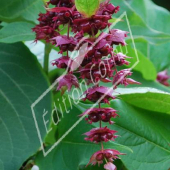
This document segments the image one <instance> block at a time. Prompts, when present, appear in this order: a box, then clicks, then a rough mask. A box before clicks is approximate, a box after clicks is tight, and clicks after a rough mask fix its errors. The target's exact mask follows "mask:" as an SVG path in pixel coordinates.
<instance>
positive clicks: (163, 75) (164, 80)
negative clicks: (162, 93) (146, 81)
mask: <svg viewBox="0 0 170 170" xmlns="http://www.w3.org/2000/svg"><path fill="white" fill-rule="evenodd" d="M169 79H170V76H169V75H168V71H167V70H165V71H161V72H159V73H158V75H157V81H158V82H160V83H161V84H163V85H165V86H170V83H168V80H169Z"/></svg>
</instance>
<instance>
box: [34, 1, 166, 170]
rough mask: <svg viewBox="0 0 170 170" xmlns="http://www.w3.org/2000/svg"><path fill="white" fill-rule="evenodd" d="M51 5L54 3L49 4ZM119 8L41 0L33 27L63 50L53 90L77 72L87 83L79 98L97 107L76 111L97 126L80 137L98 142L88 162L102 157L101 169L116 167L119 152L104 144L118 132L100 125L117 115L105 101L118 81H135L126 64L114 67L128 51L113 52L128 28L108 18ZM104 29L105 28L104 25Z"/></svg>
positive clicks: (68, 85) (66, 85) (68, 84)
mask: <svg viewBox="0 0 170 170" xmlns="http://www.w3.org/2000/svg"><path fill="white" fill-rule="evenodd" d="M51 5H53V8H50V7H51ZM118 11H119V6H114V5H113V4H111V3H110V0H106V1H104V2H102V3H100V5H99V7H98V9H96V11H95V13H93V14H92V15H90V16H89V17H86V15H84V13H83V12H81V10H77V8H76V6H75V3H74V0H50V1H49V2H47V4H46V13H45V14H40V15H39V19H38V21H39V24H38V25H37V26H36V27H35V28H33V31H34V32H35V33H36V40H45V41H47V42H49V43H52V44H53V45H55V46H56V47H58V48H59V53H60V54H62V55H61V57H60V58H58V59H56V60H54V61H52V65H53V66H56V67H57V68H61V69H66V75H63V76H61V77H59V78H58V86H57V90H60V91H61V93H62V94H64V92H65V91H66V90H68V91H70V90H71V89H72V88H73V87H75V88H79V81H78V78H80V79H84V80H85V81H86V83H87V84H90V85H91V84H92V87H90V88H89V89H87V90H86V91H85V92H84V94H83V95H84V98H83V99H82V100H83V101H84V102H86V100H89V101H90V102H97V104H98V108H91V109H87V110H86V111H85V112H84V113H82V114H81V115H80V116H82V117H85V120H86V121H87V123H88V124H92V123H99V127H98V128H94V129H92V130H90V131H89V132H86V133H85V135H86V138H85V140H86V141H87V142H93V143H101V150H99V151H97V152H95V153H94V154H93V155H92V156H91V158H90V161H89V163H88V164H87V165H90V164H92V165H95V164H99V165H100V164H102V163H105V164H104V168H105V170H116V169H117V168H116V165H114V160H116V159H118V158H119V155H123V154H122V153H120V152H119V151H117V150H114V149H106V148H105V146H104V144H105V143H106V142H108V141H114V140H115V139H116V138H117V137H118V135H115V133H119V132H116V131H115V130H112V129H110V128H109V127H107V126H106V125H105V126H104V127H102V124H103V123H105V124H106V123H108V124H114V121H113V120H114V119H116V118H117V117H119V116H118V114H117V112H118V111H117V110H115V109H114V108H111V107H106V104H108V105H110V100H115V99H116V97H115V96H113V92H114V89H116V88H117V87H118V86H119V85H125V86H127V85H128V84H140V83H139V82H137V81H135V80H133V79H131V78H127V77H128V76H131V75H132V72H131V71H130V69H124V70H120V71H118V69H117V67H118V66H123V65H126V66H127V65H129V63H130V62H129V60H130V57H128V56H126V55H124V54H122V53H115V52H114V48H115V46H116V45H121V46H125V45H127V44H126V42H125V38H126V37H127V35H128V32H127V31H123V30H119V29H112V28H111V27H110V26H111V23H110V22H109V20H110V19H112V15H113V14H115V13H117V12H118ZM63 28H67V29H68V30H67V33H66V34H64V35H61V30H63ZM105 29H107V30H108V33H106V32H104V31H103V30H105ZM71 31H72V34H70V32H71ZM70 35H71V36H70ZM87 35H88V36H87ZM84 47H85V48H84ZM73 51H76V52H77V53H78V54H79V56H78V57H77V58H74V57H72V58H70V56H71V55H70V53H71V52H73ZM127 59H128V61H127ZM75 73H76V75H78V78H77V77H76V76H75V75H74V74H75ZM168 78H169V77H167V75H166V74H165V73H160V74H158V78H157V79H158V81H159V82H162V83H164V84H166V83H167V80H168ZM100 82H102V83H113V87H112V88H108V87H104V86H101V85H100ZM103 104H104V105H103ZM103 106H105V107H104V108H103ZM113 127H114V126H113Z"/></svg>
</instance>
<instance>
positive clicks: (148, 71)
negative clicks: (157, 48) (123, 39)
mask: <svg viewBox="0 0 170 170" xmlns="http://www.w3.org/2000/svg"><path fill="white" fill-rule="evenodd" d="M117 50H118V51H119V52H123V53H124V54H126V55H127V56H129V57H131V58H129V59H127V61H129V62H130V64H129V65H128V66H127V67H129V68H132V67H133V69H134V70H136V71H139V72H141V73H142V75H143V77H144V78H145V79H146V80H155V79H156V77H157V72H156V69H155V67H154V65H153V64H152V62H151V61H150V60H149V59H148V58H146V57H145V56H144V55H143V54H142V53H141V52H140V51H139V50H137V49H133V48H131V46H130V45H128V46H126V47H121V48H120V46H118V48H117ZM134 66H135V67H134Z"/></svg>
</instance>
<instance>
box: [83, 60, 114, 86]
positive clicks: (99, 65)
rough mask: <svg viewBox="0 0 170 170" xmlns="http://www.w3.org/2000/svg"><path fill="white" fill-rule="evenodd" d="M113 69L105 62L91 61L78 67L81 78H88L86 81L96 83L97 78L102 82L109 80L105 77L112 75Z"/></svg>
mask: <svg viewBox="0 0 170 170" xmlns="http://www.w3.org/2000/svg"><path fill="white" fill-rule="evenodd" d="M113 72H114V70H111V66H110V64H109V63H105V62H100V61H96V62H94V63H93V62H91V63H89V64H87V65H86V66H85V67H84V68H81V69H80V74H81V78H82V79H88V83H97V82H98V81H99V80H101V81H103V82H111V81H109V80H108V79H106V78H107V77H112V76H113Z"/></svg>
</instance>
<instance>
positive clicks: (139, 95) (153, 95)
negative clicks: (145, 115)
mask: <svg viewBox="0 0 170 170" xmlns="http://www.w3.org/2000/svg"><path fill="white" fill-rule="evenodd" d="M117 92H118V93H120V98H122V99H123V100H124V101H126V102H127V103H129V104H132V105H134V106H137V107H140V108H143V109H146V110H150V111H155V112H160V113H169V114H170V110H169V108H170V93H167V92H163V91H160V90H157V89H154V88H124V89H118V91H117Z"/></svg>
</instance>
